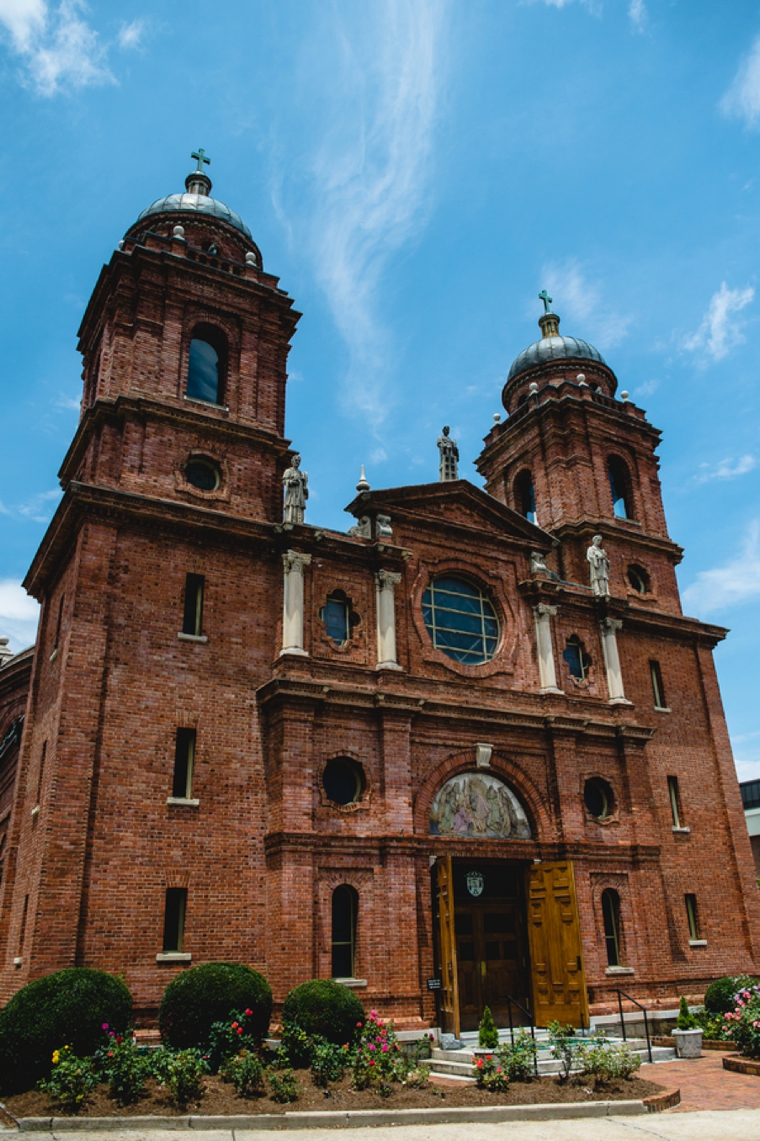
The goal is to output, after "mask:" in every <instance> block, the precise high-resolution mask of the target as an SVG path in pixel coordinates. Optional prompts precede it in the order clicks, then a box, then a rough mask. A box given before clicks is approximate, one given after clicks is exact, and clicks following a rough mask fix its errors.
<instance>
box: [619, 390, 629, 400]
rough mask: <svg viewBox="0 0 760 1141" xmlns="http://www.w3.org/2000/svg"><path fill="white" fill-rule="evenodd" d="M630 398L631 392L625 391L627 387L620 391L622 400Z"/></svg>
mask: <svg viewBox="0 0 760 1141" xmlns="http://www.w3.org/2000/svg"><path fill="white" fill-rule="evenodd" d="M628 398H629V394H628V393H627V392H626V391H625V389H623V391H622V392H621V393H620V399H621V400H628Z"/></svg>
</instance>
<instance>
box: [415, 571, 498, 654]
mask: <svg viewBox="0 0 760 1141" xmlns="http://www.w3.org/2000/svg"><path fill="white" fill-rule="evenodd" d="M422 617H423V620H424V622H425V626H426V627H427V631H428V634H429V635H430V637H431V639H432V642H433V645H434V646H435V648H436V649H437V650H442V651H443V653H444V654H446V656H447V657H449V658H452V659H453V660H454V661H455V662H462V663H463V664H464V665H467V666H478V665H482V663H483V662H490V660H491V658H492V657H493V656H494V654H495V653H496V646H497V645H498V641H499V620H498V618H497V617H496V611H495V610H494V608H493V606H492V604H491V601H490V599H489V598H488V596H487V595H486V594H484V593H483V591H482V590H480V589H479V588H478V587H477V586H473V585H472V583H470V582H467V581H466V580H465V579H462V578H454V577H453V576H451V575H440V576H438V577H437V578H433V579H431V580H430V583H429V584H428V587H427V589H426V591H425V593H424V594H423V596H422Z"/></svg>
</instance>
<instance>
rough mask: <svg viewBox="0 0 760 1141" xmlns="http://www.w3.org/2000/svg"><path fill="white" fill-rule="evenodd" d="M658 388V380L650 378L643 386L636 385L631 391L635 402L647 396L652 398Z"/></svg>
mask: <svg viewBox="0 0 760 1141" xmlns="http://www.w3.org/2000/svg"><path fill="white" fill-rule="evenodd" d="M659 387H660V382H659V380H655V379H654V378H651V379H650V380H645V381H644V383H643V384H639V385H637V386H636V388H635V389H634V390H633V395H634V397H635V398H636V400H643V399H645V398H646V397H647V396H652V395H653V394H654V393H655V392H656V391H657V389H658V388H659Z"/></svg>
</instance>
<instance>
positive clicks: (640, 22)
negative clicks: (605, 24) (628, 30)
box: [628, 0, 649, 32]
mask: <svg viewBox="0 0 760 1141" xmlns="http://www.w3.org/2000/svg"><path fill="white" fill-rule="evenodd" d="M648 18H649V13H648V12H647V6H646V4H645V3H644V0H631V2H630V4H629V5H628V19H629V20H630V21H631V27H632V28H633V30H634V32H643V31H644V29H645V28H646V26H647V19H648Z"/></svg>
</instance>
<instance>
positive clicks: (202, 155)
mask: <svg viewBox="0 0 760 1141" xmlns="http://www.w3.org/2000/svg"><path fill="white" fill-rule="evenodd" d="M190 158H197V160H198V165H197V167H196V168H195V169H196V170H200V171H202V170H203V164H204V162H205V163H206V165H207V166H211V159H210V158H206V152H205V151H204V149H203V147H199V148H198V150H197V151H193V153H192V154H191V155H190Z"/></svg>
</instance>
